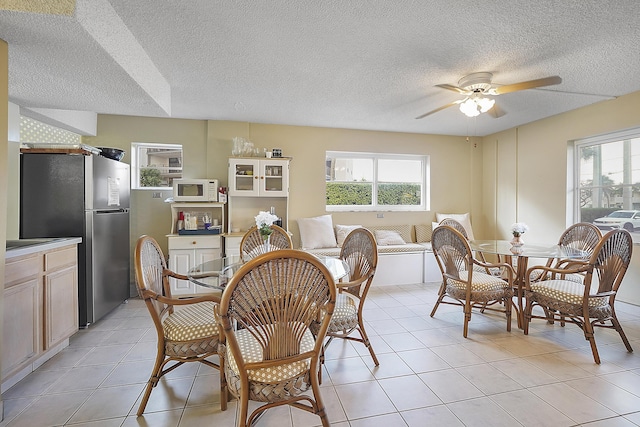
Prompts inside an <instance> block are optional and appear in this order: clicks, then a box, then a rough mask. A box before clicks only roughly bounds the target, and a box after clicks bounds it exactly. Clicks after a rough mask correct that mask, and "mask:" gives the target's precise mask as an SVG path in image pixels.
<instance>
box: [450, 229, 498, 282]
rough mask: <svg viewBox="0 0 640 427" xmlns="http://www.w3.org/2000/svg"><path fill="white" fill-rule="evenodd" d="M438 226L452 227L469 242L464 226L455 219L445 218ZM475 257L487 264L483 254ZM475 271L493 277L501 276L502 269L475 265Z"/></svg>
mask: <svg viewBox="0 0 640 427" xmlns="http://www.w3.org/2000/svg"><path fill="white" fill-rule="evenodd" d="M438 225H448V226H449V227H452V228H453V229H455V230H457V231H459V232H460V234H462V235H463V236H464V238H465V239H467V240H469V235H468V234H467V230H465V228H464V225H462V224H461V223H460V222H458V221H456V220H455V219H453V218H445V219H443V220H442V221H440V223H439V224H438ZM475 256H476V257H477V258H478V260H479V261H481V262H487V260H486V259H485V258H484V254H483V253H482V252H478V253H476V254H475ZM473 269H474V270H476V271H480V272H484V273H487V274H491V275H494V276H499V275H500V269H499V268H494V269H492V270H489V268H484V267H480V266H479V265H477V264H474V265H473Z"/></svg>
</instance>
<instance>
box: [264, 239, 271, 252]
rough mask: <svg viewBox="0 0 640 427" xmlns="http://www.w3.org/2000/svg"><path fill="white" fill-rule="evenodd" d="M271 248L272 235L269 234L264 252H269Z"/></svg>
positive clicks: (265, 240) (265, 241)
mask: <svg viewBox="0 0 640 427" xmlns="http://www.w3.org/2000/svg"><path fill="white" fill-rule="evenodd" d="M270 250H271V235H268V236H267V238H266V239H264V253H267V252H269V251H270Z"/></svg>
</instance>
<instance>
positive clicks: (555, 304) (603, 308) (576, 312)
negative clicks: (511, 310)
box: [524, 229, 633, 364]
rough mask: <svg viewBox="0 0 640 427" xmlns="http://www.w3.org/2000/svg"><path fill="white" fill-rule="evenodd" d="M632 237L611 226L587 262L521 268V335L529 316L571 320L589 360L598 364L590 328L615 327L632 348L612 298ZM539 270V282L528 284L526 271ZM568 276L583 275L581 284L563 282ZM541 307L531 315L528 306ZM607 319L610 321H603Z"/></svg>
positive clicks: (627, 256) (526, 332) (528, 272)
mask: <svg viewBox="0 0 640 427" xmlns="http://www.w3.org/2000/svg"><path fill="white" fill-rule="evenodd" d="M632 251H633V239H632V238H631V234H630V233H629V232H628V231H627V230H622V229H621V230H612V231H610V232H608V233H607V234H605V235H604V236H603V237H602V239H601V240H600V242H599V243H598V244H597V245H596V247H595V249H594V251H593V254H592V255H591V258H590V259H589V260H588V261H572V262H567V263H563V264H562V265H561V266H560V268H553V267H547V266H534V267H531V268H529V269H528V270H527V275H526V282H525V297H526V306H525V310H524V319H525V323H524V333H525V334H528V333H529V323H530V322H531V319H534V318H540V319H546V320H547V321H549V322H554V321H556V320H557V321H560V323H561V325H562V326H564V323H565V322H568V323H574V324H576V325H578V327H580V329H582V331H583V333H584V337H585V339H586V340H587V341H589V344H590V345H591V353H592V354H593V360H594V361H595V363H598V364H599V363H600V355H599V354H598V348H597V347H596V340H595V336H594V327H595V326H597V327H601V328H607V329H615V330H616V331H617V332H618V334H619V335H620V338H622V342H623V343H624V345H625V347H626V348H627V351H629V352H632V351H633V349H632V348H631V344H629V340H628V339H627V337H626V335H625V333H624V331H623V330H622V325H620V322H619V321H618V317H617V316H616V311H615V301H616V295H617V293H618V289H619V288H620V284H621V283H622V279H623V278H624V275H625V273H626V271H627V268H628V267H629V263H630V261H631V253H632ZM536 269H541V270H542V271H543V276H544V277H545V280H541V281H537V282H532V281H531V279H530V276H531V274H532V273H533V272H534V271H535V270H536ZM570 274H584V281H583V282H580V283H578V282H576V281H573V280H567V279H566V276H567V275H570ZM535 306H539V307H542V308H543V312H544V315H534V314H533V308H534V307H535ZM607 321H610V322H611V324H607V323H606V322H607Z"/></svg>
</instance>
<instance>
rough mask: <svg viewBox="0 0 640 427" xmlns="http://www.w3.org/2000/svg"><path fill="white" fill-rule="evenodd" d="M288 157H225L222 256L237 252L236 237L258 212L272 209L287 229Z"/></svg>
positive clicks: (238, 237)
mask: <svg viewBox="0 0 640 427" xmlns="http://www.w3.org/2000/svg"><path fill="white" fill-rule="evenodd" d="M291 160H292V159H291V158H290V157H281V158H255V157H254V158H251V157H249V158H244V157H232V158H230V159H229V173H228V175H229V194H228V199H227V207H228V212H227V213H228V215H227V218H228V224H227V233H226V234H225V255H227V256H229V255H239V253H240V240H241V239H242V236H243V235H244V233H246V231H247V230H249V228H251V227H253V226H254V225H256V223H255V216H256V215H258V213H259V212H260V211H267V212H268V211H270V210H272V209H273V210H274V212H275V214H276V215H277V216H278V217H279V218H280V219H281V220H282V227H283V228H284V229H285V230H288V229H289V228H288V220H289V218H288V216H289V165H290V162H291Z"/></svg>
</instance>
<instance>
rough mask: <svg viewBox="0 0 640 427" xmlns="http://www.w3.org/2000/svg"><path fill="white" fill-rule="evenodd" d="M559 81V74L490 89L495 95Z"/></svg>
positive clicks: (560, 80) (553, 83)
mask: <svg viewBox="0 0 640 427" xmlns="http://www.w3.org/2000/svg"><path fill="white" fill-rule="evenodd" d="M560 83H562V79H561V78H560V76H551V77H545V78H542V79H536V80H529V81H526V82H520V83H514V84H510V85H504V86H499V87H497V88H495V89H492V91H493V92H494V93H495V94H496V95H502V94H504V93H510V92H516V91H519V90H526V89H535V88H537V87H542V86H551V85H557V84H560Z"/></svg>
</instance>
